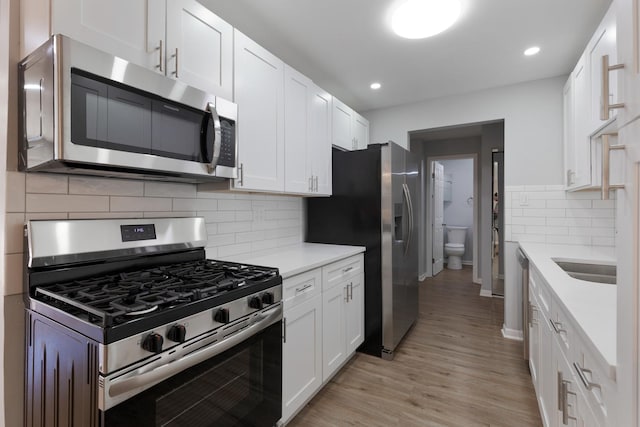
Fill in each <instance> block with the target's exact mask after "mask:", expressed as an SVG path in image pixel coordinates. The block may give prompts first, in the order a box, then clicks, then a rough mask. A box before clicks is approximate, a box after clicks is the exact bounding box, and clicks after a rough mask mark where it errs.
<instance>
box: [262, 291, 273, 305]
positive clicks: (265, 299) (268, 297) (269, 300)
mask: <svg viewBox="0 0 640 427" xmlns="http://www.w3.org/2000/svg"><path fill="white" fill-rule="evenodd" d="M273 299H274V298H273V292H265V293H264V294H262V303H263V304H266V305H271V304H273Z"/></svg>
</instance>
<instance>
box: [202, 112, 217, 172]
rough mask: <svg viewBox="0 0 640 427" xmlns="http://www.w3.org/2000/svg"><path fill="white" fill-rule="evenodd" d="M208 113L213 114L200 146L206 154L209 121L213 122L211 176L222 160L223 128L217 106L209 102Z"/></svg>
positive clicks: (208, 166)
mask: <svg viewBox="0 0 640 427" xmlns="http://www.w3.org/2000/svg"><path fill="white" fill-rule="evenodd" d="M207 112H208V113H209V114H211V115H210V116H209V119H208V120H207V124H206V125H205V131H204V132H203V133H202V139H201V140H200V144H201V145H202V149H203V150H204V151H203V152H204V153H206V152H207V151H208V150H207V130H208V128H209V123H208V121H209V120H213V134H214V136H213V155H212V156H211V163H209V164H208V165H207V170H208V172H209V173H210V174H212V173H213V171H214V170H215V168H216V165H217V164H218V159H219V158H220V147H221V146H222V127H221V126H220V116H218V112H217V111H216V107H215V105H213V103H211V102H209V103H208V104H207Z"/></svg>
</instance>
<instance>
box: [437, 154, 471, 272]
mask: <svg viewBox="0 0 640 427" xmlns="http://www.w3.org/2000/svg"><path fill="white" fill-rule="evenodd" d="M439 162H440V163H441V164H442V166H444V173H445V181H447V180H451V201H449V202H447V201H445V202H444V223H445V224H447V225H455V226H460V227H468V228H469V229H468V230H467V236H466V239H465V245H464V246H465V250H464V255H463V256H462V260H463V261H465V262H468V263H471V262H472V261H473V159H455V160H439ZM445 185H446V184H445ZM470 198H471V200H469V199H470ZM446 241H447V236H446V233H445V242H446Z"/></svg>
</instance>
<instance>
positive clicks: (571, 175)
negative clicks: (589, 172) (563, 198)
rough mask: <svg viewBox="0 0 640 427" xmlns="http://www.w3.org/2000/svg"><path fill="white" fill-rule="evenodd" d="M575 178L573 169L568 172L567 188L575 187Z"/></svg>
mask: <svg viewBox="0 0 640 427" xmlns="http://www.w3.org/2000/svg"><path fill="white" fill-rule="evenodd" d="M575 176H576V173H575V172H574V171H572V170H571V169H568V170H567V186H570V185H573V182H574V177H575Z"/></svg>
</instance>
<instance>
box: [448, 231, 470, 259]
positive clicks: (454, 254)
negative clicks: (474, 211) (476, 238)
mask: <svg viewBox="0 0 640 427" xmlns="http://www.w3.org/2000/svg"><path fill="white" fill-rule="evenodd" d="M467 228H468V227H456V226H447V243H446V244H445V245H444V253H445V255H447V257H448V261H447V268H448V269H449V270H461V269H462V255H464V242H465V240H466V239H467Z"/></svg>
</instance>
